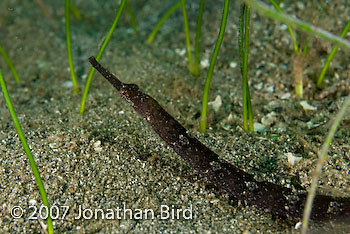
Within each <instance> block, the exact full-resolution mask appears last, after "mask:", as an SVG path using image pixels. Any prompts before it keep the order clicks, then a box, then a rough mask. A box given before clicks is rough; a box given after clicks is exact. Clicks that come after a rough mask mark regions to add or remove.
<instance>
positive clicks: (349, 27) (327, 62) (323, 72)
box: [317, 21, 350, 88]
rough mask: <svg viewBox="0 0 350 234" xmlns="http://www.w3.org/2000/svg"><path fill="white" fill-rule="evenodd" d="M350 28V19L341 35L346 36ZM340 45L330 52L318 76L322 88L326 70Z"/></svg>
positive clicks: (319, 85)
mask: <svg viewBox="0 0 350 234" xmlns="http://www.w3.org/2000/svg"><path fill="white" fill-rule="evenodd" d="M349 29H350V21H349V22H348V23H347V25H346V26H345V28H344V30H343V32H342V33H341V35H340V37H341V38H344V37H345V36H346V34H347V33H348V31H349ZM338 49H339V47H338V46H334V47H333V49H332V52H331V53H330V55H329V56H328V58H327V60H326V63H325V64H324V66H323V68H322V71H321V74H320V76H319V77H318V80H317V87H318V88H320V87H321V85H322V82H323V79H324V76H325V75H326V72H327V70H328V67H329V65H330V64H331V61H332V60H333V57H334V55H335V54H336V53H337V51H338Z"/></svg>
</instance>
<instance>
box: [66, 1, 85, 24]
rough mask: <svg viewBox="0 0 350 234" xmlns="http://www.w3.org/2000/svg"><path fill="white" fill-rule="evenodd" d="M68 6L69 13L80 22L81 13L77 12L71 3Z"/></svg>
mask: <svg viewBox="0 0 350 234" xmlns="http://www.w3.org/2000/svg"><path fill="white" fill-rule="evenodd" d="M69 3H70V5H69V8H70V11H71V12H72V14H73V15H74V17H75V18H76V19H78V20H81V18H82V16H81V13H80V11H79V10H78V8H77V7H76V6H75V5H74V4H73V1H72V0H71V1H69Z"/></svg>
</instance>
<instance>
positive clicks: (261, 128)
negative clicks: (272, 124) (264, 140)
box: [254, 123, 266, 132]
mask: <svg viewBox="0 0 350 234" xmlns="http://www.w3.org/2000/svg"><path fill="white" fill-rule="evenodd" d="M265 131H266V127H265V125H263V124H261V123H254V132H265Z"/></svg>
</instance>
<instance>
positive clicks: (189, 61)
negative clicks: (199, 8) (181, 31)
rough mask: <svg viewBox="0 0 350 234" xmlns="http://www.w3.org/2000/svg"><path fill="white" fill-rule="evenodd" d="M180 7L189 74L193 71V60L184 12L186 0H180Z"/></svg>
mask: <svg viewBox="0 0 350 234" xmlns="http://www.w3.org/2000/svg"><path fill="white" fill-rule="evenodd" d="M181 7H182V14H183V17H184V28H185V35H186V48H187V56H188V68H189V70H190V73H191V74H194V72H193V62H192V53H191V41H190V32H189V29H188V19H187V13H186V0H181Z"/></svg>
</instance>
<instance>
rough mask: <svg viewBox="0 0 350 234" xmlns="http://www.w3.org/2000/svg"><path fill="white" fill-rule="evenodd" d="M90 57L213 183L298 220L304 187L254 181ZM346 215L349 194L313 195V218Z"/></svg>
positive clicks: (233, 195)
mask: <svg viewBox="0 0 350 234" xmlns="http://www.w3.org/2000/svg"><path fill="white" fill-rule="evenodd" d="M89 61H90V63H91V65H92V66H93V67H94V68H95V69H96V70H98V71H99V72H100V73H101V75H103V76H104V77H105V78H106V79H107V80H108V81H109V82H110V83H111V84H112V85H113V86H114V87H115V88H116V89H117V90H118V91H119V93H120V96H121V97H122V98H123V99H125V100H126V101H127V102H129V103H130V104H131V105H132V107H133V108H134V110H135V111H136V112H137V113H139V114H140V115H141V116H143V118H144V119H145V120H146V121H147V122H148V123H149V124H150V125H151V127H152V128H153V130H154V131H155V132H156V133H157V134H158V135H159V136H160V138H162V139H163V140H164V141H165V142H166V143H167V144H168V145H169V146H170V147H171V148H172V149H173V150H174V151H175V152H176V153H177V154H178V155H180V156H181V157H182V158H183V160H185V161H186V162H187V163H188V164H189V165H190V166H191V167H192V168H193V169H195V170H196V171H197V172H198V173H199V174H200V175H202V176H204V177H206V178H207V179H208V181H209V182H211V183H212V184H213V185H214V186H216V187H217V188H219V189H222V190H224V191H226V192H227V193H228V194H229V196H230V197H231V198H233V199H235V200H240V201H243V203H244V204H245V205H248V206H255V207H257V208H259V209H261V210H263V211H266V212H269V213H271V214H273V215H275V216H278V217H280V218H282V219H288V220H290V221H292V222H296V221H298V220H300V218H301V217H302V214H303V209H304V205H305V201H306V196H307V193H306V191H302V192H298V193H296V192H293V190H292V189H290V188H285V187H283V186H281V185H277V184H273V183H271V182H265V181H257V180H255V179H254V177H253V175H251V174H249V173H247V172H245V171H243V170H241V169H239V168H237V167H235V166H233V165H231V164H229V163H228V162H225V161H222V160H220V159H219V156H218V155H217V154H216V153H214V152H213V151H212V150H210V149H209V148H208V147H206V146H205V145H204V144H202V143H201V142H200V141H198V140H197V139H196V138H194V137H192V136H190V135H189V134H188V132H187V130H186V129H185V128H184V127H183V126H182V125H181V124H180V123H179V122H178V121H176V120H175V119H174V118H173V117H172V116H171V115H170V114H169V113H168V112H166V111H165V110H164V109H163V108H162V107H161V106H160V105H159V104H158V102H157V101H156V100H154V99H153V98H152V97H151V96H149V95H147V94H145V93H143V92H142V91H141V90H140V89H139V87H138V86H137V85H136V84H126V83H123V82H121V81H120V80H119V79H118V78H117V77H116V76H114V75H113V74H112V73H110V72H109V71H108V70H107V69H105V68H104V67H102V65H101V64H100V63H98V62H97V61H96V59H95V58H94V57H90V58H89ZM349 215H350V198H336V197H331V196H325V195H317V196H316V197H315V200H314V204H313V208H312V213H311V218H312V219H314V220H322V219H332V218H337V217H342V216H349Z"/></svg>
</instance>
